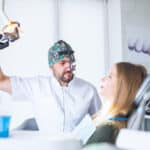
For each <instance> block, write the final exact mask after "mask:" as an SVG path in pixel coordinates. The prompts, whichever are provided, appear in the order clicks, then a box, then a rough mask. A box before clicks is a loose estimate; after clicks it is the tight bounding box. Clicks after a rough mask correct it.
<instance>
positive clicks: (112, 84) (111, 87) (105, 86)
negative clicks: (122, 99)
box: [100, 65, 117, 101]
mask: <svg viewBox="0 0 150 150" xmlns="http://www.w3.org/2000/svg"><path fill="white" fill-rule="evenodd" d="M116 88H117V68H116V65H114V66H113V67H112V68H111V69H110V72H109V73H108V75H107V76H105V77H103V78H102V79H101V82H100V95H101V96H102V97H104V98H105V99H107V100H110V101H113V100H114V97H115V94H116Z"/></svg>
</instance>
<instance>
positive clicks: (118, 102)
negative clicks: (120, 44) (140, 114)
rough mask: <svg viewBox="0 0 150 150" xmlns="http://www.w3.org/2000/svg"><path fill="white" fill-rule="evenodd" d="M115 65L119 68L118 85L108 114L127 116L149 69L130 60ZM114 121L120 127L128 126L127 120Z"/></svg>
mask: <svg viewBox="0 0 150 150" xmlns="http://www.w3.org/2000/svg"><path fill="white" fill-rule="evenodd" d="M115 66H116V70H117V83H116V84H117V86H116V89H115V95H114V100H113V102H112V103H111V105H110V106H109V109H108V111H107V113H106V115H109V116H111V117H117V116H127V115H128V114H129V113H130V112H131V111H132V110H133V104H134V98H135V95H136V93H137V91H138V89H139V87H140V85H141V83H142V82H143V80H144V78H145V77H146V75H147V70H146V68H145V67H144V66H142V65H136V64H132V63H129V62H119V63H116V64H115ZM99 115H101V113H98V114H97V115H95V117H98V116H99ZM95 117H94V118H95ZM99 117H100V116H99ZM112 122H113V123H114V124H116V125H117V126H118V127H119V128H123V127H126V121H112ZM97 124H100V122H99V123H98V122H97Z"/></svg>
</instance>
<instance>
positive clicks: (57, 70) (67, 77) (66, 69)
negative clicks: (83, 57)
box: [51, 57, 73, 86]
mask: <svg viewBox="0 0 150 150" xmlns="http://www.w3.org/2000/svg"><path fill="white" fill-rule="evenodd" d="M51 69H52V71H53V74H54V76H55V77H56V79H57V80H58V81H59V83H60V84H61V85H63V86H66V85H67V84H68V83H69V82H70V81H71V80H72V78H73V73H72V70H71V61H70V58H69V57H64V59H62V60H60V61H58V62H57V63H55V64H53V65H52V67H51Z"/></svg>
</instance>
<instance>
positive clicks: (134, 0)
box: [122, 0, 150, 72]
mask: <svg viewBox="0 0 150 150" xmlns="http://www.w3.org/2000/svg"><path fill="white" fill-rule="evenodd" d="M122 14H123V17H122V27H123V29H124V30H123V36H122V37H123V56H124V59H125V60H126V61H131V62H133V63H140V64H143V65H145V66H146V67H147V69H148V71H149V72H150V54H145V53H143V52H142V51H141V49H144V48H150V28H149V27H150V15H149V14H150V1H149V0H142V1H141V0H123V1H122ZM129 42H130V43H131V42H136V48H137V49H138V50H139V52H138V53H137V52H135V51H134V50H132V51H131V50H129V49H128V44H129Z"/></svg>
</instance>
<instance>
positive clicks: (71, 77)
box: [60, 71, 74, 83]
mask: <svg viewBox="0 0 150 150" xmlns="http://www.w3.org/2000/svg"><path fill="white" fill-rule="evenodd" d="M68 73H69V76H70V77H65V75H66V74H68ZM73 76H74V74H73V73H72V72H70V71H67V72H65V73H63V75H62V76H61V77H60V81H62V82H64V83H69V82H70V81H71V80H72V79H73Z"/></svg>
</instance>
